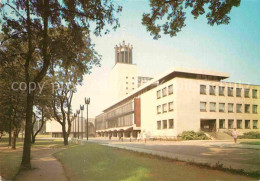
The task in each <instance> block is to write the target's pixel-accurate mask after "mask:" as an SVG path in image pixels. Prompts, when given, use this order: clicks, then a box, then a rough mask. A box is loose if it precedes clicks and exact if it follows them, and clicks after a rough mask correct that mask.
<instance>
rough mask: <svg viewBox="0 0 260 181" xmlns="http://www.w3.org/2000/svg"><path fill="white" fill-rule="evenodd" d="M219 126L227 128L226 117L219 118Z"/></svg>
mask: <svg viewBox="0 0 260 181" xmlns="http://www.w3.org/2000/svg"><path fill="white" fill-rule="evenodd" d="M219 128H220V129H224V128H225V119H220V120H219Z"/></svg>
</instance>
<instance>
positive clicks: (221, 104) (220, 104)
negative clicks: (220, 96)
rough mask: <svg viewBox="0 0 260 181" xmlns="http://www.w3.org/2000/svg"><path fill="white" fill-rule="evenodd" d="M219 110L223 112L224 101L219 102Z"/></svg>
mask: <svg viewBox="0 0 260 181" xmlns="http://www.w3.org/2000/svg"><path fill="white" fill-rule="evenodd" d="M219 112H225V103H219Z"/></svg>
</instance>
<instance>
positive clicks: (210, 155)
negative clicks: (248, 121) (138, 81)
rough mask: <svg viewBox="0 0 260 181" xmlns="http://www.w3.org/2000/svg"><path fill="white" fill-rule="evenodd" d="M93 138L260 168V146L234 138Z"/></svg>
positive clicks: (175, 156)
mask: <svg viewBox="0 0 260 181" xmlns="http://www.w3.org/2000/svg"><path fill="white" fill-rule="evenodd" d="M89 141H91V142H95V143H99V144H102V145H106V146H110V147H116V148H121V149H126V150H131V151H137V152H143V153H148V154H153V155H158V156H161V157H166V158H171V159H177V160H180V161H187V162H195V163H202V164H209V165H211V166H223V167H224V168H232V169H238V170H241V169H243V170H244V171H246V172H260V146H259V145H246V144H239V142H238V143H237V144H234V143H233V141H232V140H196V141H147V142H146V143H144V142H143V141H141V142H137V141H136V140H131V142H130V140H126V139H125V140H124V141H123V142H122V141H119V140H117V139H114V140H113V139H112V140H108V139H106V138H92V139H90V140H89ZM242 141H243V142H244V141H247V140H242ZM251 141H252V140H251Z"/></svg>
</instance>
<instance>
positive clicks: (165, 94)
mask: <svg viewBox="0 0 260 181" xmlns="http://www.w3.org/2000/svg"><path fill="white" fill-rule="evenodd" d="M162 96H163V97H165V96H167V92H166V87H165V88H163V90H162Z"/></svg>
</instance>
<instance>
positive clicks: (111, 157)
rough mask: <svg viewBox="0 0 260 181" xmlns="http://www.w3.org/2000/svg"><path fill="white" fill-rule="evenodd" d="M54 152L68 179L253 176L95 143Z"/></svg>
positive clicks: (168, 178)
mask: <svg viewBox="0 0 260 181" xmlns="http://www.w3.org/2000/svg"><path fill="white" fill-rule="evenodd" d="M54 156H55V157H56V158H57V159H58V160H60V162H61V163H62V164H63V167H64V169H65V172H66V174H67V176H68V177H69V178H70V180H72V181H74V180H88V181H98V180H109V181H113V180H124V181H141V180H149V181H153V180H156V181H157V180H160V181H162V180H163V181H167V180H252V178H249V177H245V176H242V175H235V174H232V173H229V172H224V171H219V170H213V169H207V168H204V167H199V166H194V165H190V164H187V163H184V162H177V161H172V160H167V159H160V158H158V157H154V156H152V155H146V154H141V153H136V152H131V151H127V150H122V149H117V148H110V147H106V146H101V145H98V144H94V143H89V144H86V145H84V146H76V147H71V148H69V149H66V150H63V151H60V152H57V153H55V154H54Z"/></svg>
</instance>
